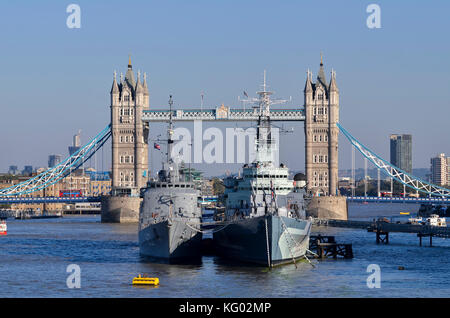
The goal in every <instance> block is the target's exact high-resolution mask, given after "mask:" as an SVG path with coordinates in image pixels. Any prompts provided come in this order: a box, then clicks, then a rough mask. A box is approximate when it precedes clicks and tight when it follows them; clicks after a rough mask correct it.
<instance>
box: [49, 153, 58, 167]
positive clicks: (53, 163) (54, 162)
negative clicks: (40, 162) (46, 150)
mask: <svg viewBox="0 0 450 318" xmlns="http://www.w3.org/2000/svg"><path fill="white" fill-rule="evenodd" d="M59 163H61V155H50V156H48V167H49V168H51V167H54V166H56V165H58V164H59Z"/></svg>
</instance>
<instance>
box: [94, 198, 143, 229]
mask: <svg viewBox="0 0 450 318" xmlns="http://www.w3.org/2000/svg"><path fill="white" fill-rule="evenodd" d="M141 201H142V199H141V198H139V197H129V196H103V197H102V201H101V202H102V210H101V222H102V223H135V222H138V221H139V207H140V204H141Z"/></svg>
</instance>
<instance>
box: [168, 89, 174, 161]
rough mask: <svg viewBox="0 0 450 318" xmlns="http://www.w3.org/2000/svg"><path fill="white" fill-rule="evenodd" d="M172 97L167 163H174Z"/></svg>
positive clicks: (170, 97)
mask: <svg viewBox="0 0 450 318" xmlns="http://www.w3.org/2000/svg"><path fill="white" fill-rule="evenodd" d="M172 105H173V100H172V95H169V127H168V128H167V163H169V164H170V163H172V162H173V160H172V146H173V139H172V136H173V120H172Z"/></svg>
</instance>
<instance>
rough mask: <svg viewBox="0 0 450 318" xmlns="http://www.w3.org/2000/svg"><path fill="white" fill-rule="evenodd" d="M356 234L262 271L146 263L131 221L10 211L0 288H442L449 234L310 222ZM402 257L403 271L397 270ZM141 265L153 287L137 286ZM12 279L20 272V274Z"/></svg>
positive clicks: (190, 291)
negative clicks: (376, 275)
mask: <svg viewBox="0 0 450 318" xmlns="http://www.w3.org/2000/svg"><path fill="white" fill-rule="evenodd" d="M417 209H418V207H417V206H415V205H400V204H383V205H381V204H378V205H377V204H369V205H362V204H350V206H349V218H350V219H359V220H361V219H373V218H376V217H379V216H387V217H392V216H399V212H405V211H411V212H416V211H417ZM318 233H320V234H322V235H334V236H335V237H336V240H337V241H338V242H339V243H352V244H353V253H354V258H353V259H350V260H343V259H338V260H323V261H317V260H313V263H314V265H315V266H314V267H312V266H311V265H310V264H308V263H306V262H301V263H298V268H295V266H294V265H285V266H282V267H278V268H274V269H272V270H270V271H269V270H267V269H265V268H261V267H251V266H243V265H237V264H230V263H228V262H224V261H223V260H221V259H219V258H217V257H213V256H204V257H203V258H202V262H201V264H198V265H168V264H158V263H151V262H149V261H147V260H145V259H143V258H141V257H140V256H139V246H138V242H137V224H104V223H101V222H100V216H98V215H90V216H65V217H63V218H60V219H40V220H14V219H8V235H7V236H3V237H0V246H1V247H0V280H1V282H2V288H1V289H0V297H136V298H137V297H183V298H185V297H186V298H189V297H195V298H199V297H252V298H253V297H448V295H450V284H449V282H450V271H449V270H448V269H449V268H450V241H449V240H446V239H443V238H435V239H434V240H433V247H429V246H428V244H427V243H428V241H427V240H425V241H424V246H423V247H419V239H418V238H417V237H416V235H414V234H402V233H393V234H391V236H390V244H389V245H377V244H376V243H375V234H374V233H368V232H366V231H364V230H354V229H341V228H325V227H315V228H313V234H318ZM70 264H76V265H78V266H79V267H80V269H81V276H80V277H81V286H80V288H68V286H67V284H66V280H67V278H68V277H69V275H70V273H68V272H66V270H67V267H68V266H69V265H70ZM370 264H377V265H378V266H379V267H380V269H381V286H380V287H381V288H368V286H367V278H368V276H369V275H370V273H368V272H367V267H368V266H369V265H370ZM399 266H401V267H404V270H399ZM138 274H147V275H149V276H151V277H158V278H159V279H160V285H159V286H158V287H133V286H132V285H131V281H132V279H133V277H134V276H137V275H138ZM18 278H20V279H19V280H18Z"/></svg>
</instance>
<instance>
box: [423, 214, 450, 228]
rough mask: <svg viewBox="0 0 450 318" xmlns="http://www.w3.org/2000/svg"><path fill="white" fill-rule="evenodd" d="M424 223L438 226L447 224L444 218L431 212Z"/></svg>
mask: <svg viewBox="0 0 450 318" xmlns="http://www.w3.org/2000/svg"><path fill="white" fill-rule="evenodd" d="M425 224H426V225H431V226H440V227H446V226H447V222H446V221H445V218H441V217H439V215H437V214H431V215H430V217H429V218H427V219H426V221H425Z"/></svg>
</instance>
